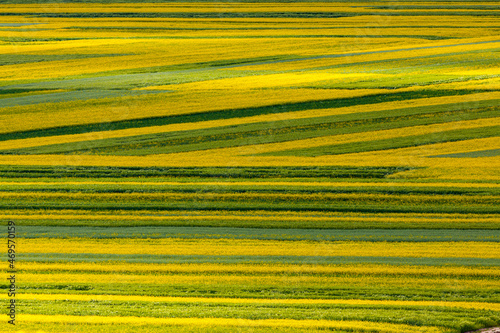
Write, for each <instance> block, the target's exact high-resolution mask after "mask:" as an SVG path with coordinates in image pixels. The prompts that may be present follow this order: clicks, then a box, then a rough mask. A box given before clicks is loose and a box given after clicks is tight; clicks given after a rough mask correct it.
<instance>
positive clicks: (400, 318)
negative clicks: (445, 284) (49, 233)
mask: <svg viewBox="0 0 500 333" xmlns="http://www.w3.org/2000/svg"><path fill="white" fill-rule="evenodd" d="M22 303H23V304H22V305H21V306H20V310H21V311H23V313H29V314H44V315H56V314H65V315H79V316H81V315H84V316H85V315H86V316H88V315H99V316H110V315H119V316H141V314H142V313H143V312H142V311H143V309H144V307H147V309H148V316H149V317H156V318H164V317H169V318H210V317H212V318H213V317H218V318H244V319H278V318H279V319H295V320H304V319H316V320H319V319H324V320H361V321H368V322H378V323H380V322H389V323H392V324H409V325H415V326H418V327H421V326H442V327H447V328H456V327H457V325H459V324H458V323H459V322H461V321H462V320H467V321H471V322H476V321H477V319H478V318H479V317H482V316H485V317H484V318H485V319H486V318H488V315H491V317H490V318H489V320H491V322H494V323H496V322H497V318H495V312H494V311H484V310H472V309H458V308H447V307H417V306H404V305H401V306H373V305H370V306H369V305H344V304H342V305H334V306H332V305H318V304H313V305H309V304H302V305H295V304H294V305H290V304H258V303H257V304H220V303H215V304H210V303H201V304H200V303H191V304H189V303H188V304H182V303H177V304H170V303H162V302H154V303H151V302H133V301H128V302H123V301H121V302H120V301H105V300H93V301H91V302H84V301H74V300H58V301H44V300H23V302H22ZM389 318H390V319H389ZM483 320H484V319H483Z"/></svg>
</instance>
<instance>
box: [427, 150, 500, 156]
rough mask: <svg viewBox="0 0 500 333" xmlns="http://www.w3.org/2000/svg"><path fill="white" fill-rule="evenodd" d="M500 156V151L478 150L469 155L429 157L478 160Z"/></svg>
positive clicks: (457, 154)
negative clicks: (479, 158)
mask: <svg viewBox="0 0 500 333" xmlns="http://www.w3.org/2000/svg"><path fill="white" fill-rule="evenodd" d="M494 156H500V149H487V150H477V151H472V152H468V153H456V154H443V155H433V156H429V157H445V158H446V157H451V158H478V157H494Z"/></svg>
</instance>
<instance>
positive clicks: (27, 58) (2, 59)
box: [0, 24, 131, 66]
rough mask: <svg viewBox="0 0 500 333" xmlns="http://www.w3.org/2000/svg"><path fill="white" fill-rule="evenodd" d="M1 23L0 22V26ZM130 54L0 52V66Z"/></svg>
mask: <svg viewBox="0 0 500 333" xmlns="http://www.w3.org/2000/svg"><path fill="white" fill-rule="evenodd" d="M1 26H2V24H0V27H1ZM126 55H131V54H119V53H116V54H115V53H109V54H106V53H96V54H79V53H76V54H2V55H1V56H0V66H6V65H17V64H27V63H37V62H47V61H61V60H76V59H89V58H102V57H118V56H126Z"/></svg>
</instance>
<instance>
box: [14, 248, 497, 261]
mask: <svg viewBox="0 0 500 333" xmlns="http://www.w3.org/2000/svg"><path fill="white" fill-rule="evenodd" d="M465 244H466V243H464V246H465ZM16 257H17V259H18V260H20V261H25V262H127V263H148V264H162V263H164V264H189V263H193V264H195V263H216V264H314V265H320V264H321V265H340V264H383V265H425V266H447V265H458V266H495V267H496V266H500V259H494V258H413V257H407V258H402V257H369V256H258V255H256V256H241V255H226V256H223V255H154V254H94V253H71V254H62V253H17V254H16Z"/></svg>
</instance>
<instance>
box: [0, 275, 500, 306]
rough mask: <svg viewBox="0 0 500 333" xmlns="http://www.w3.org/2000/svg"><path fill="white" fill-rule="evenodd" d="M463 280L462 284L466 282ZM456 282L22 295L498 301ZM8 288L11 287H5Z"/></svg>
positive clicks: (124, 286)
mask: <svg viewBox="0 0 500 333" xmlns="http://www.w3.org/2000/svg"><path fill="white" fill-rule="evenodd" d="M464 281H466V280H462V281H460V282H464ZM458 285H459V283H457V282H456V281H453V282H451V283H450V286H449V287H448V288H432V289H429V288H422V287H419V286H413V287H406V288H401V287H399V288H398V287H393V288H388V287H376V286H362V287H360V286H349V287H346V286H342V285H337V286H334V287H333V288H325V287H324V286H318V285H310V286H307V287H305V286H303V285H293V284H291V285H288V286H286V285H283V283H281V284H273V285H269V284H268V285H262V286H245V285H240V286H238V285H216V284H195V285H193V284H186V283H184V284H183V283H177V284H174V285H168V284H142V285H138V284H130V283H107V284H104V283H99V282H98V281H96V282H95V283H67V282H66V283H65V282H63V281H61V282H60V283H24V284H23V289H22V290H20V291H19V292H20V293H21V292H23V293H40V292H41V291H42V290H43V292H44V293H51V294H66V293H68V292H71V293H75V294H85V295H89V294H90V295H91V294H95V295H100V294H107V295H155V296H174V297H175V296H177V297H186V296H188V297H207V296H208V297H230V298H241V297H245V298H267V299H269V298H271V299H300V298H316V299H318V298H320V299H366V300H408V301H411V300H415V301H436V300H437V301H459V302H467V301H471V302H498V296H497V295H495V294H496V293H497V292H496V290H470V289H464V288H462V289H461V290H460V288H457V287H458ZM5 288H8V286H5Z"/></svg>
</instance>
